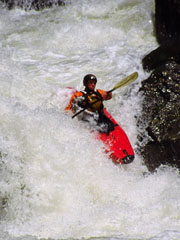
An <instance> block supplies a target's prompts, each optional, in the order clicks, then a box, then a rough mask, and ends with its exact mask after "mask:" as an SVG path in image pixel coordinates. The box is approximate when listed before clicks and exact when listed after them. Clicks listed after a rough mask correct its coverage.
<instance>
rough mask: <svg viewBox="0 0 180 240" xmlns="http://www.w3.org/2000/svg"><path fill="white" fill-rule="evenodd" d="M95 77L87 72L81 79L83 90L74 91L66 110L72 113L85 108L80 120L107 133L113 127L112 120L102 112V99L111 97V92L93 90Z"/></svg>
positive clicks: (95, 81)
mask: <svg viewBox="0 0 180 240" xmlns="http://www.w3.org/2000/svg"><path fill="white" fill-rule="evenodd" d="M96 83H97V78H96V76H95V75H93V74H87V75H86V76H85V77H84V79H83V85H84V87H85V89H84V91H78V92H76V93H75V94H74V95H73V96H72V97H71V99H70V103H69V105H68V106H67V107H66V110H72V112H73V113H76V112H78V111H80V110H81V109H84V108H86V110H85V111H83V112H82V113H81V114H79V117H80V119H81V120H84V121H88V122H90V123H91V125H93V126H97V129H98V131H100V132H106V133H107V134H108V133H109V132H110V131H112V130H113V129H114V124H113V123H112V121H111V120H110V119H109V118H107V117H106V115H105V114H104V111H103V108H104V105H103V101H104V100H109V99H111V98H112V92H110V93H108V92H107V91H104V90H100V89H97V90H95V87H96Z"/></svg>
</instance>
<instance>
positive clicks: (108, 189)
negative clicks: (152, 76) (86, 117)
mask: <svg viewBox="0 0 180 240" xmlns="http://www.w3.org/2000/svg"><path fill="white" fill-rule="evenodd" d="M66 3H67V4H66V5H65V6H63V7H59V8H58V7H54V8H51V9H47V10H43V11H42V12H35V11H30V12H26V11H24V10H22V9H18V8H16V9H14V10H12V11H8V10H7V9H5V8H4V7H3V5H2V4H1V5H0V32H1V34H0V50H1V51H0V59H1V64H0V81H1V83H0V173H1V176H0V194H1V195H0V239H2V240H29V239H30V240H36V239H40V238H41V239H48V238H49V239H81V238H85V239H89V238H97V239H98V238H100V239H118V240H128V239H129V240H130V239H131V240H132V239H148V240H150V239H151V240H155V239H156V240H157V239H158V240H159V239H160V240H172V239H174V240H178V239H180V200H179V196H180V178H179V172H178V170H177V169H173V168H170V167H164V166H162V167H161V168H159V169H158V170H157V172H156V173H153V174H150V173H149V172H148V170H147V168H146V166H145V165H144V164H143V161H142V159H141V156H139V155H138V153H137V146H138V144H140V143H139V141H138V138H137V135H138V129H137V126H136V116H139V115H140V112H141V101H142V96H141V95H140V94H139V92H138V90H139V87H140V86H141V81H142V80H143V79H145V78H146V77H147V76H148V75H149V73H146V72H144V71H143V69H142V64H141V61H142V58H143V57H144V56H145V55H146V54H147V53H149V52H150V51H152V50H153V49H154V48H156V47H157V46H158V45H157V42H156V39H155V36H154V33H153V21H152V15H153V14H152V13H153V11H154V5H153V1H152V0H151V1H150V0H124V1H123V0H111V1H108V0H96V1H95V0H91V1H88V0H76V1H66ZM135 71H137V72H138V73H139V78H138V79H137V80H136V82H134V83H133V84H131V85H130V86H127V87H125V88H121V89H118V90H117V91H115V92H114V94H113V99H112V100H111V101H108V102H106V103H105V106H106V107H107V109H108V111H109V112H110V113H111V114H112V116H113V117H114V118H115V119H116V121H117V122H119V123H120V125H121V126H122V127H123V129H124V130H125V132H126V133H127V135H128V137H129V140H130V142H131V144H132V146H133V148H134V150H135V152H136V158H135V160H134V162H133V163H132V164H130V165H127V166H120V165H114V164H113V163H112V161H111V160H110V159H108V156H107V155H106V154H105V152H104V146H103V143H102V142H99V141H98V140H97V139H95V138H94V137H93V135H92V133H91V132H90V131H89V129H87V128H86V127H85V126H84V125H83V124H82V123H81V122H79V121H78V120H77V119H72V118H71V115H70V114H69V113H65V111H64V108H65V106H66V105H67V104H68V101H69V98H70V94H69V93H68V91H67V90H66V89H65V88H66V87H68V86H70V87H75V88H77V89H83V86H82V79H83V77H84V75H86V74H87V73H93V74H95V75H96V76H97V78H98V83H97V87H98V88H100V89H104V90H109V89H111V88H112V87H113V86H114V85H115V84H116V83H117V82H118V81H120V80H121V79H123V78H124V77H125V76H127V75H129V74H131V73H132V72H135ZM142 128H143V126H142Z"/></svg>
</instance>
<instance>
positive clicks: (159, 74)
mask: <svg viewBox="0 0 180 240" xmlns="http://www.w3.org/2000/svg"><path fill="white" fill-rule="evenodd" d="M140 91H142V92H143V97H144V99H143V105H142V115H141V118H140V119H139V125H143V122H146V128H145V129H144V131H146V133H147V135H148V136H149V141H148V142H147V143H146V144H145V146H144V147H141V148H140V152H141V154H142V156H143V158H144V162H145V164H146V166H147V167H148V169H149V170H150V171H153V170H154V169H156V168H157V167H159V166H160V165H161V164H166V165H171V166H175V167H178V168H180V65H179V64H177V63H175V62H166V64H164V65H163V66H161V67H159V68H156V70H155V71H154V72H153V73H152V74H151V76H150V77H149V78H148V79H147V80H145V81H143V82H142V87H141V89H140ZM143 134H144V133H143V132H141V134H140V135H143Z"/></svg>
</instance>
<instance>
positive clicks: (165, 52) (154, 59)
mask: <svg viewBox="0 0 180 240" xmlns="http://www.w3.org/2000/svg"><path fill="white" fill-rule="evenodd" d="M168 60H170V61H171V60H174V61H176V62H177V63H180V38H177V39H171V40H169V41H166V42H165V43H164V44H162V45H161V46H159V47H158V48H157V49H155V50H153V51H152V52H150V53H149V54H147V55H146V56H145V57H144V58H143V60H142V64H143V68H144V69H145V70H146V71H151V70H153V69H155V68H157V67H159V66H161V65H163V64H165V63H166V61H168Z"/></svg>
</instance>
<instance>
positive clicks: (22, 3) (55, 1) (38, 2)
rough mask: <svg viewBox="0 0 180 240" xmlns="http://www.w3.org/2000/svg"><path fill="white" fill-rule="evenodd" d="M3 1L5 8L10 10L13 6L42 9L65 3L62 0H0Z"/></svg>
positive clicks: (25, 8)
mask: <svg viewBox="0 0 180 240" xmlns="http://www.w3.org/2000/svg"><path fill="white" fill-rule="evenodd" d="M0 1H1V2H3V3H5V4H6V6H7V8H8V9H9V10H10V9H12V8H14V7H20V8H22V9H24V10H31V9H34V10H37V11H39V10H42V9H44V8H50V7H52V6H54V5H56V6H62V5H65V3H64V1H63V0H28V1H27V0H0Z"/></svg>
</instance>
